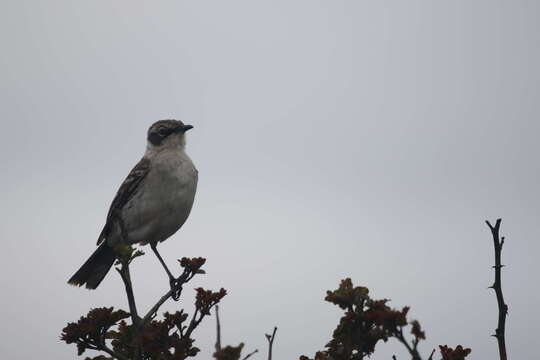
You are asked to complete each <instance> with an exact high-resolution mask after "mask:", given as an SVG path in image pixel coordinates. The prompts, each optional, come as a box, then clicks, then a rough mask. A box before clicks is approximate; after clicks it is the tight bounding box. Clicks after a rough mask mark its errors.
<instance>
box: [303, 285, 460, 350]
mask: <svg viewBox="0 0 540 360" xmlns="http://www.w3.org/2000/svg"><path fill="white" fill-rule="evenodd" d="M325 300H326V301H328V302H330V303H332V304H335V305H337V306H339V307H340V308H341V309H343V310H345V314H344V315H343V317H342V318H341V319H340V321H339V324H338V326H337V327H336V329H335V330H334V332H333V334H332V339H331V340H330V341H329V342H328V344H326V349H325V350H324V351H319V352H317V353H316V354H315V356H314V360H361V359H364V358H366V357H369V356H370V355H372V354H373V352H374V351H375V346H376V345H377V343H378V342H379V341H381V340H382V341H384V342H386V341H388V339H390V338H395V339H396V340H398V341H399V342H401V343H402V344H403V345H405V347H406V348H407V350H408V351H409V353H410V355H411V357H412V359H414V360H420V359H421V356H420V354H419V353H418V350H417V347H418V343H419V342H420V340H423V339H425V337H426V336H425V333H424V331H422V328H421V326H420V323H419V322H418V321H416V320H412V321H409V320H408V319H407V313H408V312H409V308H408V307H404V308H403V309H401V310H396V309H392V308H390V307H389V306H388V305H387V302H388V300H386V299H383V300H374V299H371V298H370V297H369V290H368V289H367V288H366V287H361V286H357V287H355V286H353V283H352V281H351V279H348V278H347V279H345V280H342V281H341V284H340V285H339V288H338V289H336V290H334V291H327V294H326V298H325ZM409 325H410V326H411V331H410V332H411V334H412V336H413V339H412V341H411V342H409V341H408V340H407V339H406V338H405V336H404V333H403V330H404V328H405V327H407V326H409ZM442 349H443V348H442V347H441V353H442V351H443V350H442ZM445 349H447V348H445ZM457 349H462V347H461V346H458V348H456V350H455V351H458V350H457ZM450 350H451V349H450ZM467 351H468V352H467ZM468 353H470V349H466V350H465V351H462V352H459V354H463V357H456V358H454V357H444V355H443V360H458V359H459V360H461V359H464V358H465V356H467V355H468ZM300 360H310V359H309V358H308V357H307V356H301V357H300Z"/></svg>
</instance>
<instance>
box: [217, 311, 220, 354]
mask: <svg viewBox="0 0 540 360" xmlns="http://www.w3.org/2000/svg"><path fill="white" fill-rule="evenodd" d="M220 350H221V324H220V323H219V305H216V352H218V351H220Z"/></svg>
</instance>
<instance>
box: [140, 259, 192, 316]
mask: <svg viewBox="0 0 540 360" xmlns="http://www.w3.org/2000/svg"><path fill="white" fill-rule="evenodd" d="M193 276H195V274H194V273H191V272H190V271H188V270H184V272H183V273H182V275H180V276H179V277H178V279H177V285H176V287H177V288H176V289H174V291H173V290H172V289H171V290H169V291H168V292H167V293H165V295H163V296H162V297H161V298H160V299H159V300H158V301H157V303H156V304H155V305H154V306H152V308H151V309H150V310H149V311H148V313H146V315H145V316H144V318H143V319H142V320H141V326H145V325H146V324H147V323H148V322H149V321H150V320H152V319H153V317H154V316H155V314H157V311H158V310H159V308H160V307H161V305H163V304H164V303H165V301H167V300H169V298H171V297H172V296H173V294H174V293H175V292H178V294H180V293H181V291H182V286H183V285H184V284H185V283H187V282H188V281H189V280H191V279H192V278H193Z"/></svg>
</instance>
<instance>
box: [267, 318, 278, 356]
mask: <svg viewBox="0 0 540 360" xmlns="http://www.w3.org/2000/svg"><path fill="white" fill-rule="evenodd" d="M276 331H277V326H274V331H273V332H272V335H270V334H264V335H265V336H266V340H268V360H272V346H273V345H274V338H275V337H276Z"/></svg>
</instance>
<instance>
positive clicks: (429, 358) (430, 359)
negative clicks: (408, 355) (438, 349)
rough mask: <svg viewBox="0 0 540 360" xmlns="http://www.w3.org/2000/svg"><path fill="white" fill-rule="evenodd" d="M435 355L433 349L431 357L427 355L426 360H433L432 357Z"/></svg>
mask: <svg viewBox="0 0 540 360" xmlns="http://www.w3.org/2000/svg"><path fill="white" fill-rule="evenodd" d="M434 354H435V349H433V351H432V352H431V355H429V357H428V360H433V355H434Z"/></svg>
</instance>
